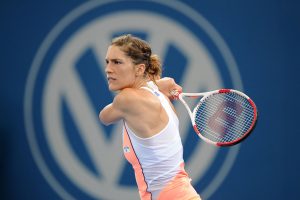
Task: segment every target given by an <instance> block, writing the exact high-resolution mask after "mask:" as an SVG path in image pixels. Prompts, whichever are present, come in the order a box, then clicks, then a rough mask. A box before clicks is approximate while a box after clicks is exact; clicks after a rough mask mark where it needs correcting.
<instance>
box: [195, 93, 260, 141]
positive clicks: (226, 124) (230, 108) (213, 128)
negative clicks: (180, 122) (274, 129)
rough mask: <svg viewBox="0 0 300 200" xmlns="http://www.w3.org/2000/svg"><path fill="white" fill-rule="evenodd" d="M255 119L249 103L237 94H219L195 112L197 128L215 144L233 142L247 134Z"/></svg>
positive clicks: (210, 98)
mask: <svg viewBox="0 0 300 200" xmlns="http://www.w3.org/2000/svg"><path fill="white" fill-rule="evenodd" d="M253 119H254V111H253V107H252V105H251V104H250V103H249V101H248V100H247V99H246V98H245V97H243V96H240V95H238V94H236V93H232V92H230V93H219V94H214V95H212V96H210V97H208V98H206V99H205V100H204V101H203V102H202V103H201V104H200V105H199V106H198V107H197V108H196V112H195V123H196V126H197V128H198V130H199V132H200V133H201V135H203V136H204V137H206V138H208V139H209V140H212V141H214V142H221V143H226V142H232V141H235V140H237V139H239V138H242V137H243V136H244V135H245V134H247V132H248V130H249V129H250V127H251V125H252V122H253Z"/></svg>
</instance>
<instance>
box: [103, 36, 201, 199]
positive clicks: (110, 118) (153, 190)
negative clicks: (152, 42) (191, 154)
mask: <svg viewBox="0 0 300 200" xmlns="http://www.w3.org/2000/svg"><path fill="white" fill-rule="evenodd" d="M161 71H162V69H161V63H160V59H159V57H158V56H157V55H154V54H152V51H151V48H150V46H149V44H148V43H147V42H145V41H144V40H142V39H140V38H137V37H134V36H131V35H123V36H120V37H117V38H115V39H113V41H112V43H111V45H110V46H109V47H108V50H107V54H106V68H105V72H106V75H107V80H108V87H109V89H110V90H111V91H116V92H117V94H116V96H115V98H114V100H113V102H112V103H111V104H109V105H107V106H106V107H104V108H103V110H102V111H101V112H100V114H99V118H100V120H101V122H102V123H103V124H105V125H109V124H112V123H114V122H117V121H119V120H122V121H123V123H124V127H123V151H124V155H125V157H126V159H127V160H128V161H129V162H130V163H131V164H132V167H133V169H134V171H135V178H136V182H137V185H138V189H139V195H140V198H141V200H171V199H172V200H199V199H200V196H199V194H197V192H196V191H195V189H194V188H193V186H192V185H191V179H190V178H189V176H188V174H187V172H186V171H185V169H184V160H183V147H182V142H181V138H180V134H179V128H178V126H179V125H178V124H179V122H178V118H177V115H176V114H175V110H174V107H173V106H172V103H171V102H170V98H171V95H170V91H172V90H174V89H175V90H177V91H181V89H182V88H181V87H180V86H179V85H177V84H176V83H175V82H174V80H173V79H172V78H162V79H160V76H161Z"/></svg>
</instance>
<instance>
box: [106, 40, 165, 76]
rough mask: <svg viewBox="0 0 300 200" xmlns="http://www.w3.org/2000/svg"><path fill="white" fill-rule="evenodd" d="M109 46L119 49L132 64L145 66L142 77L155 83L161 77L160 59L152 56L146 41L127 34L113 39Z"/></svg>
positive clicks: (154, 55)
mask: <svg viewBox="0 0 300 200" xmlns="http://www.w3.org/2000/svg"><path fill="white" fill-rule="evenodd" d="M111 45H115V46H118V47H120V48H121V50H122V51H123V52H124V53H125V54H126V55H127V56H128V57H130V58H131V59H132V61H133V63H134V64H145V66H146V68H145V73H144V75H145V76H148V77H149V78H150V79H151V80H153V81H155V80H157V79H158V78H160V77H161V73H162V69H161V62H160V59H159V57H158V56H157V55H156V54H152V50H151V47H150V45H149V44H148V43H147V42H146V41H144V40H142V39H140V38H138V37H134V36H132V35H130V34H127V35H122V36H119V37H116V38H114V39H113V40H112V43H111Z"/></svg>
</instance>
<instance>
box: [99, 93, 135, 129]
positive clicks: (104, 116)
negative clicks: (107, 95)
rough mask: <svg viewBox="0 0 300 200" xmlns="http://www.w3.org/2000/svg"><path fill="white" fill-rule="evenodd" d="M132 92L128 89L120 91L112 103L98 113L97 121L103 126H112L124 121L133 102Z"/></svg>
mask: <svg viewBox="0 0 300 200" xmlns="http://www.w3.org/2000/svg"><path fill="white" fill-rule="evenodd" d="M131 97H132V91H131V90H130V89H124V90H122V91H121V92H120V93H119V94H118V95H117V96H115V98H114V100H113V102H112V103H111V104H108V105H107V106H105V107H104V108H103V109H102V110H101V111H100V113H99V119H100V121H101V122H102V123H103V124H104V125H110V124H113V123H115V122H117V121H119V120H121V119H124V118H125V117H126V115H127V114H128V113H129V112H130V109H131V106H130V105H132V103H131V102H130V101H132V100H133V98H131Z"/></svg>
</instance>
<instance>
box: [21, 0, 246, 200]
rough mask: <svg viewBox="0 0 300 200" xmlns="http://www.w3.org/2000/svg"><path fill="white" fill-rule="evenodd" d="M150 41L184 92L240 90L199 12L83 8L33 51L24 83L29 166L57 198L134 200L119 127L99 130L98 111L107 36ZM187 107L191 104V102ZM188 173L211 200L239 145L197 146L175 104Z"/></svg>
mask: <svg viewBox="0 0 300 200" xmlns="http://www.w3.org/2000/svg"><path fill="white" fill-rule="evenodd" d="M123 33H131V34H133V35H136V36H139V37H141V38H143V39H145V40H147V41H148V42H149V43H150V44H151V46H152V48H153V52H154V53H156V54H158V55H159V56H160V57H161V59H162V61H163V66H164V69H163V70H164V71H163V74H164V76H171V77H173V78H175V80H176V81H177V82H178V83H180V84H181V85H182V87H183V88H184V89H185V90H186V91H187V92H203V91H208V90H212V89H217V88H224V87H227V88H235V89H238V90H242V83H241V79H240V76H239V73H238V70H237V66H236V63H235V61H234V59H233V56H232V55H231V53H230V50H229V48H228V47H227V45H226V43H225V42H224V40H223V39H222V37H221V36H220V35H219V34H218V32H217V31H216V30H215V29H214V28H213V26H212V25H211V24H210V23H209V22H208V21H207V20H206V19H205V18H203V17H202V16H201V15H200V14H199V13H198V12H196V11H194V10H193V9H192V8H190V7H188V6H186V5H185V4H182V3H180V2H177V1H174V2H173V1H172V2H169V1H166V2H160V1H129V2H127V1H126V2H125V1H105V2H103V1H90V2H87V3H84V4H83V5H81V6H79V7H78V8H76V9H75V10H73V11H72V12H70V13H69V14H68V15H67V16H66V17H64V18H63V19H62V20H61V21H60V22H59V23H58V24H57V25H56V26H55V27H54V28H53V29H52V31H51V32H50V33H49V34H48V36H47V37H46V38H45V40H44V41H43V43H42V45H41V47H40V48H39V50H38V52H37V54H36V56H35V58H34V60H33V63H32V66H31V69H30V73H29V76H28V79H27V83H26V91H25V98H24V111H25V112H24V113H25V116H24V118H25V126H26V132H27V138H28V142H29V145H30V148H31V152H32V155H33V157H34V160H35V162H36V164H37V166H38V168H39V170H40V171H41V173H42V175H43V176H44V177H45V179H46V180H47V182H48V183H49V185H50V186H51V187H52V188H53V189H54V190H55V191H56V192H57V193H58V194H59V195H60V197H61V198H62V199H93V198H96V199H119V198H120V197H122V199H130V200H131V199H138V190H137V187H136V184H135V179H134V178H132V177H133V172H132V169H131V166H129V164H128V163H127V162H126V161H125V159H124V158H123V151H125V152H126V151H128V149H126V148H125V149H122V145H121V124H116V125H113V126H109V127H105V126H103V125H102V124H101V123H100V121H99V120H98V112H99V111H100V109H101V108H102V107H103V106H105V105H107V104H108V103H110V102H111V101H112V99H113V96H114V94H112V93H110V92H109V90H108V88H107V83H106V78H105V77H106V76H105V72H104V67H105V59H104V58H105V54H106V49H107V47H108V45H109V44H110V41H111V39H112V38H113V37H115V36H117V35H120V34H123ZM190 103H191V105H193V104H194V103H195V102H193V101H192V102H190ZM175 107H176V109H177V111H178V113H179V119H180V123H181V126H180V131H181V134H182V135H181V136H182V141H183V145H184V158H185V162H186V170H187V171H188V172H189V174H190V176H191V178H192V179H193V185H194V186H195V188H196V189H197V191H198V192H199V193H200V195H201V196H202V197H203V198H204V199H208V198H209V197H210V196H211V195H212V194H213V193H214V192H215V191H216V190H217V188H218V187H219V186H220V185H221V184H222V182H223V180H224V179H225V177H226V176H227V173H228V172H229V170H230V168H231V167H232V165H233V163H234V160H235V157H236V156H237V153H238V150H239V146H235V147H231V148H230V149H229V148H226V149H220V148H217V147H213V146H211V145H208V144H205V143H204V142H202V141H201V140H200V139H199V138H198V136H197V135H196V134H195V133H194V131H193V128H192V126H191V123H190V119H189V117H188V114H187V112H186V111H185V109H184V108H183V106H181V105H180V104H179V103H177V104H175Z"/></svg>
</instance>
